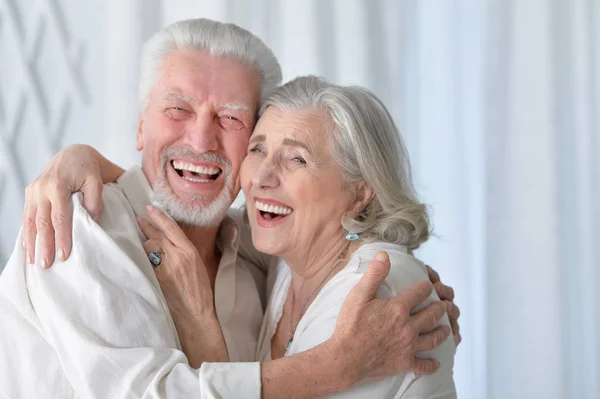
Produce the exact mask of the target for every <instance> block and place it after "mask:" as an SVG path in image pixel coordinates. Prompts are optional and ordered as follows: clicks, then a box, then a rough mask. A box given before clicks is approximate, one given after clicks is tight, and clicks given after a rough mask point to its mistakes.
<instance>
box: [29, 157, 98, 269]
mask: <svg viewBox="0 0 600 399" xmlns="http://www.w3.org/2000/svg"><path fill="white" fill-rule="evenodd" d="M94 153H96V154H97V152H96V150H94V149H93V148H92V147H89V146H86V145H72V146H69V147H67V148H65V149H64V150H62V151H61V152H59V153H58V154H56V155H55V156H54V158H53V159H52V161H51V162H50V164H49V165H48V166H47V167H46V169H44V171H43V172H42V174H41V175H40V176H39V177H38V178H37V179H35V180H34V181H33V182H32V183H31V184H29V185H28V186H27V188H26V189H25V209H24V211H23V247H24V248H25V251H26V253H27V259H28V262H29V263H34V262H35V241H36V235H37V234H39V238H40V241H41V243H40V244H41V255H42V260H41V264H42V267H44V268H47V267H49V266H50V265H51V264H52V263H53V262H54V254H55V253H58V257H59V259H60V260H61V261H63V260H65V259H67V258H68V257H69V254H70V252H71V242H72V237H71V229H72V224H73V221H72V212H71V207H70V200H71V194H72V193H74V192H77V191H81V192H82V193H83V206H84V207H85V208H86V209H87V211H88V212H89V213H90V215H91V216H92V217H93V218H94V219H95V220H99V218H100V215H101V214H102V211H103V204H102V178H101V174H100V166H99V163H98V161H97V157H96V156H95V154H94ZM55 241H56V246H55Z"/></svg>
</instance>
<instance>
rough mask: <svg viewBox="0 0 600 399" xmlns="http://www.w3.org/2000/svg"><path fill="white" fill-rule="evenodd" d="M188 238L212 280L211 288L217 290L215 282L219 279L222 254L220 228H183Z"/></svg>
mask: <svg viewBox="0 0 600 399" xmlns="http://www.w3.org/2000/svg"><path fill="white" fill-rule="evenodd" d="M182 230H183V231H184V233H185V235H186V236H187V238H188V239H189V240H190V241H191V242H192V244H193V245H194V247H196V250H197V251H198V254H199V255H200V259H202V263H203V264H204V267H205V268H206V273H207V274H208V279H209V280H210V286H211V288H212V289H213V292H214V290H215V280H216V278H217V270H218V269H219V262H220V261H221V252H220V251H219V249H218V248H217V245H216V244H217V234H218V233H219V226H216V227H197V226H193V227H189V226H182Z"/></svg>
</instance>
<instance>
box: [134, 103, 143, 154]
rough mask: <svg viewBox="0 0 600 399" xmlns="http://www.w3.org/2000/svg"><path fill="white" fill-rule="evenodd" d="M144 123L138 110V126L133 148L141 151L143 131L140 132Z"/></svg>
mask: <svg viewBox="0 0 600 399" xmlns="http://www.w3.org/2000/svg"><path fill="white" fill-rule="evenodd" d="M143 124H144V117H143V115H142V113H141V112H138V128H137V135H136V145H135V149H136V150H138V151H142V150H143V149H144V133H143V132H142V126H143Z"/></svg>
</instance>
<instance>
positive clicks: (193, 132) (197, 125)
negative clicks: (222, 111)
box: [186, 112, 219, 153]
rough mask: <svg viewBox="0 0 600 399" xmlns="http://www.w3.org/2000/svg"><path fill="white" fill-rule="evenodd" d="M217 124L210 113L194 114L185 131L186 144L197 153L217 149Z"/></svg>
mask: <svg viewBox="0 0 600 399" xmlns="http://www.w3.org/2000/svg"><path fill="white" fill-rule="evenodd" d="M218 129H219V126H218V125H217V123H216V118H215V117H214V115H213V114H212V113H209V112H202V113H197V114H196V119H195V121H194V123H193V124H192V125H190V126H189V128H188V130H187V132H186V141H187V144H188V145H189V146H190V147H191V148H193V149H194V150H195V151H198V152H199V153H203V152H207V151H217V150H218V149H219V138H218V135H219V130H218Z"/></svg>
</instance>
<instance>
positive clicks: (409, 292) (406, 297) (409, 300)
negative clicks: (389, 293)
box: [393, 281, 433, 310]
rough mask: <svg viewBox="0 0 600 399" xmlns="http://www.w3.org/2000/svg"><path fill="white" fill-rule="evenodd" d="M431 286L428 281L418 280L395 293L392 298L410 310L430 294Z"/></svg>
mask: <svg viewBox="0 0 600 399" xmlns="http://www.w3.org/2000/svg"><path fill="white" fill-rule="evenodd" d="M432 291H433V287H432V286H431V282H430V281H419V282H418V283H416V284H413V285H411V286H410V287H408V288H407V289H405V290H404V291H402V292H400V293H399V294H398V295H396V296H395V297H394V298H393V300H394V301H395V302H399V303H401V304H403V305H404V306H406V307H407V308H408V309H409V310H412V309H414V308H416V307H417V306H419V305H420V304H421V303H422V302H423V301H424V300H425V299H427V298H428V297H429V295H431V292H432Z"/></svg>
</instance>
